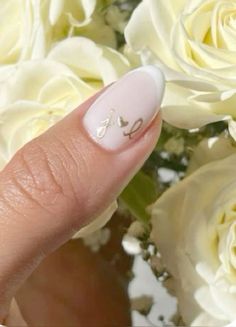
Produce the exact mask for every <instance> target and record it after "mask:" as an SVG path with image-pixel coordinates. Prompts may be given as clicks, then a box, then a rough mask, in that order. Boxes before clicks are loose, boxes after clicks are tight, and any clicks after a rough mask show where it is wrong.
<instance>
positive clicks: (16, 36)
mask: <svg viewBox="0 0 236 327" xmlns="http://www.w3.org/2000/svg"><path fill="white" fill-rule="evenodd" d="M101 4H102V0H45V1H41V0H22V1H20V0H2V1H1V6H0V19H1V30H0V64H12V63H15V62H17V61H19V60H27V59H41V58H43V57H45V56H46V54H47V53H48V51H49V49H50V48H51V47H52V45H54V44H55V43H56V42H58V41H60V40H62V39H65V38H67V37H71V36H75V35H82V36H85V37H88V38H90V39H92V40H94V41H95V42H99V43H101V44H104V45H109V46H112V47H115V46H116V39H115V34H114V32H113V30H112V29H111V28H110V27H108V26H107V25H106V24H105V21H104V19H103V16H102V14H100V13H99V11H98V10H96V7H97V6H98V7H99V6H101Z"/></svg>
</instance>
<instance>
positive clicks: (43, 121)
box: [0, 0, 236, 326]
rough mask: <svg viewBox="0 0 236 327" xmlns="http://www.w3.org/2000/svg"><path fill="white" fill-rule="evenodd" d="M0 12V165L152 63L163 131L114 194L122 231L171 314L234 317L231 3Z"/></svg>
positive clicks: (27, 2)
mask: <svg viewBox="0 0 236 327" xmlns="http://www.w3.org/2000/svg"><path fill="white" fill-rule="evenodd" d="M0 18H1V23H0V24H1V28H0V168H3V167H4V166H5V164H6V163H7V162H8V161H9V160H10V158H11V157H12V156H13V154H14V153H15V152H16V151H17V150H18V149H19V148H20V147H22V146H23V145H24V144H25V143H27V142H28V141H30V140H31V139H33V138H35V137H36V136H38V135H39V134H41V133H42V132H44V131H45V130H46V129H48V128H49V127H50V126H52V125H53V124H54V123H56V122H57V121H58V120H60V119H61V118H63V117H64V116H65V115H66V114H68V113H69V112H70V111H72V110H73V109H74V108H75V107H77V106H78V105H79V104H80V103H82V102H83V101H84V100H85V99H86V98H88V97H89V96H91V95H92V94H94V93H95V92H96V91H98V90H99V89H101V88H102V87H103V86H105V85H108V84H110V83H112V82H113V81H115V80H117V79H118V78H119V77H120V76H122V75H123V74H124V73H126V72H127V71H129V70H131V69H132V68H135V67H138V66H141V65H146V64H152V65H156V66H157V67H159V68H161V69H162V71H163V73H164V75H165V78H166V81H167V83H166V92H165V97H164V102H163V106H162V113H163V119H164V121H165V124H164V127H163V131H162V135H161V138H160V141H159V143H158V145H157V146H156V148H155V150H154V152H153V154H152V155H151V157H150V158H149V160H148V161H147V163H146V164H145V166H144V167H143V169H142V171H140V172H139V173H138V174H137V175H136V176H135V178H134V179H133V180H132V181H131V183H130V184H129V185H128V187H127V188H126V189H125V190H124V192H123V193H122V194H121V196H120V199H119V204H120V207H121V209H122V210H123V209H124V208H125V209H126V210H128V211H129V212H130V213H131V214H132V216H133V219H134V222H133V223H132V225H131V226H130V228H129V229H128V231H127V234H128V235H129V236H131V238H133V239H136V240H137V242H138V243H139V245H140V247H141V249H142V251H141V253H142V254H143V256H144V257H145V259H146V260H147V262H148V263H150V265H151V267H152V268H153V272H154V274H156V276H157V279H158V280H159V281H161V282H162V283H163V285H164V286H165V287H166V288H167V289H169V290H170V291H171V293H172V294H174V295H175V296H176V298H177V300H178V311H179V312H178V316H179V317H180V319H179V323H180V321H181V324H185V325H192V326H225V325H229V324H232V325H233V324H234V323H235V325H236V309H235V308H236V179H235V172H236V147H235V140H236V123H235V121H234V119H235V118H236V77H235V76H236V56H235V55H236V52H235V51H236V2H235V1H234V0H142V1H138V0H137V1H135V0H123V1H122V0H117V1H112V0H22V1H18V0H2V1H1V7H0ZM115 208H116V206H115V205H114V204H113V205H112V206H111V207H110V208H108V211H107V212H105V213H104V214H103V215H102V216H101V217H99V218H98V220H97V221H96V223H95V225H93V226H88V227H87V228H86V230H85V232H86V233H89V232H91V231H94V230H95V229H97V228H98V227H101V226H102V225H103V224H104V223H105V222H106V221H107V220H108V218H110V216H111V213H112V212H114V210H115ZM80 235H81V232H80ZM126 236H127V235H126ZM94 237H95V236H94ZM91 238H92V239H93V236H90V240H91ZM150 245H151V246H150ZM153 247H154V250H153ZM155 263H157V264H155ZM170 288H171V289H170ZM177 323H178V322H176V324H177Z"/></svg>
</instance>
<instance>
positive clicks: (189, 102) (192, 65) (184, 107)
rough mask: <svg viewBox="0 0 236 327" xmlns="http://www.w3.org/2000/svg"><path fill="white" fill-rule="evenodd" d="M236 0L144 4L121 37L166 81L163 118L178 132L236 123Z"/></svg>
mask: <svg viewBox="0 0 236 327" xmlns="http://www.w3.org/2000/svg"><path fill="white" fill-rule="evenodd" d="M235 10H236V2H235V0H227V1H225V0H173V1H171V0H170V1H169V0H143V1H142V2H141V4H140V5H139V6H138V7H137V8H136V10H135V11H134V13H133V15H132V17H131V19H130V21H129V24H128V26H127V28H126V31H125V35H126V40H127V42H128V44H129V46H130V47H131V48H132V49H133V50H134V51H135V52H136V53H138V54H139V55H140V56H141V59H142V62H143V64H147V63H151V64H156V65H157V66H159V67H161V68H162V69H163V71H164V73H165V77H166V79H167V88H166V94H165V98H164V102H163V108H164V110H163V117H164V119H165V120H166V121H167V122H169V123H170V124H172V125H175V126H177V127H180V128H196V127H200V126H203V125H205V124H207V123H210V122H214V121H218V120H221V119H229V118H230V117H233V118H235V119H236V110H235V107H236V79H235V76H236V56H235V50H236V42H235V38H236V23H235V21H236V20H235Z"/></svg>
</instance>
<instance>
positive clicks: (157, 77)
mask: <svg viewBox="0 0 236 327" xmlns="http://www.w3.org/2000/svg"><path fill="white" fill-rule="evenodd" d="M164 85H165V81H164V77H163V74H162V73H161V71H160V70H159V69H158V68H156V67H154V66H143V67H141V68H138V69H135V70H133V71H131V72H129V73H128V74H126V75H125V76H123V77H122V78H121V79H120V80H118V81H117V82H116V83H115V84H113V85H112V86H110V87H109V88H108V89H107V90H106V91H105V92H104V93H102V95H101V96H100V97H99V98H98V99H97V100H96V101H95V102H94V103H93V104H92V106H91V107H90V108H89V109H88V111H87V112H86V114H85V116H84V118H83V123H84V126H85V128H86V130H87V132H88V133H89V135H90V136H91V137H92V138H93V139H94V140H95V141H96V142H97V143H98V144H99V145H100V146H102V147H103V148H105V149H107V150H111V151H116V150H118V149H120V148H122V147H127V145H128V144H129V143H131V142H133V141H134V140H138V138H139V137H140V135H142V134H143V132H144V130H145V129H147V128H148V126H149V125H150V123H151V121H152V120H153V119H154V117H155V116H156V115H157V113H158V111H159V109H160V106H161V102H162V98H163V93H164Z"/></svg>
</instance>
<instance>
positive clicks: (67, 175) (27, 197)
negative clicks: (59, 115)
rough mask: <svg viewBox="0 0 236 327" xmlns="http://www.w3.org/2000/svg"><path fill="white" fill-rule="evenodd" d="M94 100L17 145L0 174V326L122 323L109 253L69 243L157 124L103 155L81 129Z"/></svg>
mask: <svg viewBox="0 0 236 327" xmlns="http://www.w3.org/2000/svg"><path fill="white" fill-rule="evenodd" d="M97 97H98V95H96V96H95V97H93V98H91V99H89V100H88V101H87V102H85V103H84V104H82V105H81V106H80V107H79V108H77V109H76V110H74V111H73V112H72V113H71V114H70V115H68V116H67V117H66V118H64V119H63V120H62V121H60V122H59V123H57V124H56V125H55V126H53V127H52V128H51V129H49V130H48V131H47V132H45V133H44V134H42V135H41V136H40V137H38V138H36V139H34V140H33V141H31V142H30V143H28V144H27V145H26V146H24V147H23V148H22V149H21V150H19V151H18V153H17V154H16V155H15V156H14V158H13V159H12V160H11V162H10V163H9V164H8V165H7V166H6V167H5V169H4V170H3V171H2V172H1V173H0V217H1V219H0V257H1V259H2V260H1V266H0V322H1V323H4V324H7V325H8V326H27V325H28V326H54V325H55V326H85V325H87V326H96V327H97V326H106V325H107V326H125V325H130V315H129V309H128V308H129V303H128V298H127V293H126V287H125V283H124V282H122V278H121V276H122V273H123V272H124V271H122V269H121V267H120V268H119V269H120V270H118V269H115V268H114V266H112V265H111V263H109V258H111V257H112V256H111V252H110V253H109V251H111V250H110V249H109V250H107V251H106V250H105V249H103V250H102V252H101V253H99V254H93V253H91V252H90V251H89V249H88V248H86V247H85V246H84V245H83V243H82V242H81V241H79V240H77V241H69V240H70V239H71V237H72V236H73V234H74V233H75V231H77V230H79V229H80V228H81V227H82V226H84V225H86V224H88V223H89V222H90V221H92V220H93V219H94V217H96V216H98V215H99V214H100V213H101V212H103V210H104V209H105V208H106V207H107V206H108V205H109V203H111V201H113V200H115V199H116V198H117V196H118V195H119V193H120V192H121V191H122V189H123V188H124V187H125V186H126V184H127V183H128V182H129V180H130V179H131V178H132V177H133V175H134V174H135V173H136V172H137V171H138V170H139V169H140V167H141V166H142V164H143V163H144V161H145V160H146V159H147V157H148V155H149V154H150V153H151V151H152V150H153V148H154V146H155V144H156V141H157V139H158V137H159V134H160V129H161V118H160V115H158V116H157V117H156V118H155V119H154V120H153V121H152V123H151V124H150V125H149V127H148V128H147V129H146V131H145V132H144V134H143V135H142V137H140V138H139V139H138V140H136V141H134V142H133V143H131V144H130V145H129V146H127V148H123V149H121V150H119V151H117V152H109V151H107V150H105V149H103V148H101V147H100V146H98V145H97V144H96V143H95V142H94V141H93V140H92V139H91V138H90V137H89V135H88V134H87V132H86V131H85V129H84V127H83V124H82V118H83V115H84V113H85V112H86V110H88V108H89V107H90V106H91V104H92V103H93V101H94V100H95V99H96V98H97ZM62 135H63V137H62ZM94 163H96V165H95V164H94ZM114 171H115V172H116V173H115V174H114ZM116 242H117V243H118V244H119V242H120V241H116ZM116 242H115V243H116ZM116 250H117V249H116V248H115V247H114V251H116ZM117 251H118V252H119V251H120V249H119V250H117ZM112 253H114V252H112ZM13 299H15V300H16V302H15V300H14V301H13Z"/></svg>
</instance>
